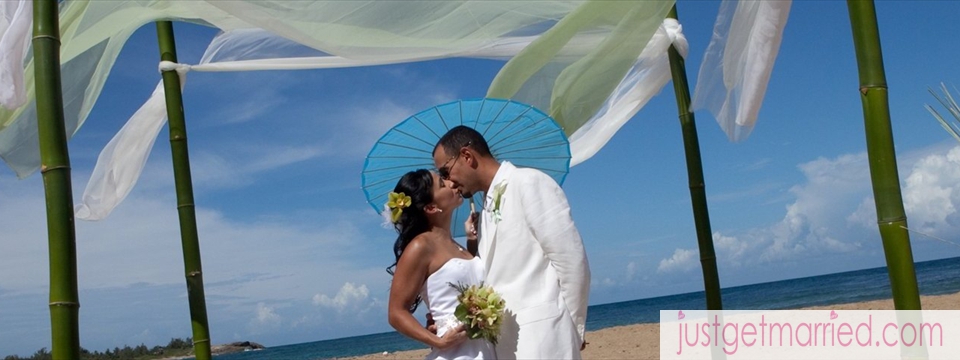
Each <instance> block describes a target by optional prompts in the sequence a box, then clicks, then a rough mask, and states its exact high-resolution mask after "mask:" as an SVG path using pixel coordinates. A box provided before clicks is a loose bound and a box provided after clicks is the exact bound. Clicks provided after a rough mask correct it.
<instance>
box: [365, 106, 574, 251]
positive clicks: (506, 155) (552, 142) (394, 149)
mask: <svg viewBox="0 0 960 360" xmlns="http://www.w3.org/2000/svg"><path fill="white" fill-rule="evenodd" d="M457 125H465V126H469V127H472V128H474V129H476V130H477V131H479V132H480V133H481V134H483V137H484V138H485V139H486V140H487V144H488V145H490V152H491V153H492V154H493V156H495V157H496V158H497V160H500V161H503V160H507V161H510V162H511V163H513V164H514V165H516V166H519V167H528V168H535V169H539V170H540V171H543V172H544V173H546V174H547V175H550V176H551V177H553V179H554V180H556V181H557V184H561V185H562V184H563V180H564V179H565V178H566V177H567V171H568V170H569V169H570V143H569V141H568V140H567V136H566V134H564V133H563V129H562V128H560V126H559V125H557V123H556V122H555V121H554V120H553V119H552V118H550V116H548V115H547V114H544V113H543V112H542V111H540V110H538V109H536V108H534V107H533V106H530V105H527V104H524V103H520V102H516V101H512V100H502V99H490V98H481V99H470V100H458V101H454V102H450V103H447V104H443V105H438V106H435V107H432V108H429V109H426V110H423V111H421V112H419V113H417V114H415V115H413V116H410V117H409V118H407V119H405V120H403V121H402V122H400V123H399V124H397V126H394V127H393V128H392V129H390V130H389V131H387V133H386V134H384V135H383V136H382V137H381V138H380V140H378V141H377V143H376V144H374V145H373V148H372V149H370V154H368V155H367V160H366V161H365V162H364V165H363V174H362V182H363V192H364V193H365V194H366V196H367V202H368V203H369V204H370V206H373V209H374V210H376V211H377V213H380V212H382V211H383V210H384V204H385V203H386V202H387V194H389V193H390V192H391V191H393V188H394V187H395V186H396V185H397V181H399V180H400V177H401V176H403V174H405V173H407V172H408V171H411V170H416V169H434V165H433V149H434V147H435V146H436V144H437V141H439V140H440V137H441V136H443V134H445V133H446V132H447V130H449V129H450V128H452V127H454V126H457ZM470 200H472V201H473V202H474V203H475V204H476V206H477V209H479V208H480V206H481V205H482V202H483V200H482V197H481V196H479V195H477V196H474V197H473V199H470ZM469 213H470V205H469V201H464V202H463V205H462V206H460V207H459V208H458V209H457V211H456V213H455V214H454V217H453V224H452V228H451V232H452V233H453V236H454V237H460V236H464V234H465V232H464V229H463V223H464V221H466V219H467V216H468V215H469Z"/></svg>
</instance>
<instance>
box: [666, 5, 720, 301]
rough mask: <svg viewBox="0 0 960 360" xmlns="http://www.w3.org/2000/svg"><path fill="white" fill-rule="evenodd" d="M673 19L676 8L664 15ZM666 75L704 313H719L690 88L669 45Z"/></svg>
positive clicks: (680, 61)
mask: <svg viewBox="0 0 960 360" xmlns="http://www.w3.org/2000/svg"><path fill="white" fill-rule="evenodd" d="M667 17H668V18H671V19H676V18H677V6H676V5H674V6H673V8H672V9H670V13H669V14H667ZM668 56H669V57H670V72H671V73H672V74H673V91H674V93H676V97H677V111H678V113H679V114H680V116H679V117H680V128H681V129H682V132H683V148H684V152H685V153H686V158H687V179H688V181H689V185H690V200H691V202H692V204H693V222H694V224H695V225H696V228H697V245H698V246H699V247H700V267H701V268H702V270H703V287H704V292H705V293H706V298H707V310H722V309H723V302H722V301H721V296H720V274H719V273H718V272H717V255H716V253H715V252H714V250H713V234H712V232H711V231H710V214H709V212H708V211H707V193H706V188H705V186H704V181H703V163H702V162H701V160H700V140H699V139H698V137H697V124H696V122H695V121H694V117H693V113H692V112H690V88H689V86H688V85H687V67H686V65H685V64H684V60H683V56H680V53H679V52H677V49H676V48H674V47H673V45H670V49H669V50H668Z"/></svg>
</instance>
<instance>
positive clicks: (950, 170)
mask: <svg viewBox="0 0 960 360" xmlns="http://www.w3.org/2000/svg"><path fill="white" fill-rule="evenodd" d="M958 204H960V147H954V148H953V149H951V150H950V151H949V152H947V153H946V154H930V155H928V156H926V157H923V158H922V159H920V160H919V161H917V163H916V164H915V165H914V166H913V169H912V170H911V172H910V174H909V175H908V176H907V177H906V185H905V186H904V188H903V205H904V208H905V210H906V212H907V215H908V218H907V223H908V226H910V227H911V228H914V229H916V230H918V231H923V232H934V233H938V234H941V235H943V234H944V232H945V231H946V230H948V229H952V230H956V228H957V226H960V223H958V222H957V221H955V219H957V206H958Z"/></svg>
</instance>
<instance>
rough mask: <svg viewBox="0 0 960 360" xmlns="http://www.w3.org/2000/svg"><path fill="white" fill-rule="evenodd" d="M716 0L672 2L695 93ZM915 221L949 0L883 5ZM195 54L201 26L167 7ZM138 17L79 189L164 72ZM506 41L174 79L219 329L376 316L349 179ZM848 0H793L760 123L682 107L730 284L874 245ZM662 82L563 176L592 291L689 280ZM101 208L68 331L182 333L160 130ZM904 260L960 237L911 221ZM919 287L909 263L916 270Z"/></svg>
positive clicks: (16, 291)
mask: <svg viewBox="0 0 960 360" xmlns="http://www.w3.org/2000/svg"><path fill="white" fill-rule="evenodd" d="M718 6H719V2H717V1H681V2H680V4H679V5H678V10H679V15H680V20H681V24H683V30H684V33H685V35H686V36H687V39H688V40H689V42H690V47H691V50H690V55H689V56H688V58H687V66H688V69H687V72H688V76H689V77H690V82H691V91H692V89H693V88H692V87H693V86H695V81H696V74H697V72H698V69H699V64H700V61H701V59H702V56H703V51H704V50H705V49H706V46H707V42H708V41H709V38H710V34H711V31H712V27H713V22H714V18H715V16H716V11H717V8H718ZM877 8H878V9H877V10H878V17H879V22H880V31H881V38H882V46H883V50H884V64H885V67H886V71H887V81H888V85H889V88H890V107H891V114H892V119H893V120H892V122H893V130H894V134H895V141H896V146H897V147H896V149H897V155H898V161H899V166H900V178H901V184H902V186H903V196H904V203H905V206H906V209H907V216H908V221H909V225H910V227H911V228H912V229H914V230H916V231H921V232H923V233H925V234H929V235H931V236H936V237H938V238H942V239H946V240H949V241H952V242H953V243H954V244H955V243H957V240H956V239H958V235H960V213H958V212H957V208H960V147H958V144H957V143H956V142H955V141H954V140H953V139H952V138H951V137H949V135H947V133H946V132H944V131H943V130H942V129H941V128H940V126H939V125H938V124H937V123H936V121H935V120H934V119H933V118H932V117H931V116H930V114H929V113H927V112H926V110H925V109H924V108H923V105H924V104H932V103H933V102H934V99H933V98H932V97H931V96H930V95H929V94H928V93H927V89H928V88H929V87H936V86H939V83H940V82H941V81H943V82H946V83H947V84H948V85H950V84H956V83H958V82H960V67H957V66H956V62H955V61H953V60H954V59H956V57H957V55H958V54H960V43H957V42H956V41H952V39H953V38H955V35H956V34H960V23H958V22H956V21H955V16H954V15H955V14H957V13H958V12H960V3H956V2H948V1H911V2H907V1H881V2H878V3H877ZM175 28H176V32H177V36H178V37H177V44H178V53H179V56H180V61H181V62H184V63H196V62H198V61H199V58H200V55H201V54H202V52H203V50H204V48H205V47H206V45H207V43H208V42H209V40H210V39H211V38H212V37H213V35H214V34H215V30H213V29H209V28H203V27H200V26H196V25H189V24H182V23H178V24H176V25H175ZM155 39H156V34H155V30H154V26H153V25H152V24H148V25H145V26H144V27H143V28H141V29H140V30H139V31H137V32H136V33H135V34H134V36H133V37H132V38H131V40H130V41H129V42H128V43H127V44H126V45H125V47H124V50H123V52H122V53H121V55H120V58H119V59H118V61H117V63H116V66H115V67H114V69H113V71H112V73H111V75H110V78H109V80H108V82H107V84H106V87H105V88H104V91H103V94H102V95H101V97H100V100H99V101H98V103H97V104H96V106H95V108H94V110H93V113H92V114H91V115H90V117H89V119H88V121H87V123H86V124H85V126H84V127H83V128H82V129H81V130H80V131H79V133H78V134H77V135H76V136H75V137H74V138H73V139H72V140H71V141H70V155H71V161H72V165H73V182H74V188H73V191H74V198H75V201H76V199H79V197H80V195H81V194H82V192H83V189H84V186H85V184H86V181H87V179H88V178H89V176H90V173H91V172H92V170H93V166H94V164H95V162H96V158H97V156H98V154H99V151H100V149H101V148H102V147H103V146H104V145H105V144H106V143H107V142H108V141H109V140H110V138H111V137H112V136H113V134H114V133H116V131H117V130H119V129H120V127H121V126H122V125H123V122H124V121H126V119H127V118H128V117H129V116H130V115H131V114H132V113H133V112H134V111H135V110H136V109H137V108H138V107H139V106H140V105H141V104H142V102H143V101H144V100H146V98H147V97H148V96H149V95H150V93H151V92H152V91H153V88H154V86H155V85H156V83H157V81H158V80H159V75H158V73H157V70H156V68H157V62H158V50H157V45H156V40H155ZM501 66H502V63H501V62H496V61H487V60H470V59H457V60H444V61H433V62H427V63H414V64H403V65H395V66H377V67H368V68H354V69H340V70H317V71H296V72H288V71H267V72H247V73H200V72H193V73H190V74H189V76H188V80H187V83H186V88H185V94H184V96H185V99H186V100H185V105H184V106H185V110H186V115H187V123H188V131H189V140H190V154H191V161H192V171H193V180H194V189H195V197H196V203H197V218H198V223H199V233H200V241H201V250H202V255H203V270H204V277H205V282H206V284H205V290H206V295H207V312H208V314H209V319H210V330H211V334H212V337H213V343H215V344H216V343H224V342H230V341H236V340H252V341H257V342H260V343H263V344H265V345H267V346H276V345H283V344H290V343H300V342H308V341H316V340H322V339H329V338H338V337H344V336H353V335H360V334H368V333H376V332H383V331H389V330H390V327H389V325H388V324H387V322H386V305H385V304H386V300H387V294H388V288H389V282H390V277H389V276H388V275H387V274H386V272H384V271H383V269H384V268H385V267H386V266H387V265H389V264H391V263H392V248H391V247H392V244H393V240H394V233H393V232H392V231H391V230H386V229H383V228H382V227H381V226H380V223H381V218H380V217H379V216H378V215H377V214H375V213H374V212H373V210H372V209H371V208H370V206H369V205H367V204H366V202H365V200H364V196H363V192H362V191H361V190H360V171H361V168H362V166H363V159H364V156H365V155H366V153H367V151H369V149H370V147H371V146H372V145H373V142H374V141H376V139H377V138H378V137H379V136H380V135H381V134H383V133H384V132H385V131H386V130H387V129H389V128H390V127H391V126H393V125H394V124H396V123H397V122H399V121H401V120H403V119H404V118H406V117H407V116H408V115H411V114H413V113H416V112H418V111H420V110H422V109H424V108H427V107H430V106H433V105H437V104H440V103H443V102H447V101H451V100H455V99H458V98H472V97H479V96H482V95H483V94H484V93H485V92H486V89H487V86H488V85H489V83H490V81H491V80H492V79H493V77H494V76H495V74H496V73H497V71H498V70H499V68H500V67H501ZM858 84H859V82H858V79H857V70H856V62H855V57H854V52H853V47H852V38H851V34H850V25H849V18H848V14H847V9H846V3H845V2H840V1H797V2H794V4H793V7H792V11H791V14H790V19H789V21H788V23H787V27H786V30H785V34H784V39H783V44H782V46H781V49H780V55H779V57H778V59H777V63H776V66H775V68H774V70H773V76H772V78H771V81H770V85H769V88H768V92H767V95H766V98H765V101H764V104H763V107H762V109H761V111H760V116H759V121H758V123H757V126H756V128H755V129H754V131H753V133H752V134H751V136H750V137H749V138H748V139H747V140H745V141H742V142H740V143H731V142H729V141H728V140H727V138H726V136H725V135H724V134H723V133H722V132H721V131H720V128H719V126H718V125H717V124H716V123H715V121H714V120H713V118H712V117H711V116H710V115H709V114H708V113H706V112H698V113H697V114H696V115H697V124H698V131H699V136H700V145H701V150H702V156H703V167H704V173H705V179H706V190H707V195H708V204H709V207H710V209H709V211H710V218H711V225H712V228H713V231H714V239H715V242H716V248H717V253H718V257H719V270H720V277H721V279H720V280H721V284H722V285H723V286H724V287H729V286H736V285H744V284H752V283H759V282H766V281H775V280H781V279H788V278H796V277H805V276H811V275H819V274H825V273H834V272H841V271H848V270H856V269H863V268H871V267H877V266H883V265H884V258H883V252H882V248H881V245H880V239H879V235H878V232H877V227H876V217H875V210H874V208H873V200H872V191H871V188H870V182H869V169H868V167H867V163H866V154H865V148H866V146H865V140H864V135H863V134H864V131H863V119H862V112H861V104H860V99H859V96H858V94H857V87H858ZM671 86H672V85H670V84H668V85H667V87H666V88H664V91H662V92H661V93H660V95H658V96H657V97H655V98H654V99H653V100H652V101H651V102H650V103H649V104H648V105H647V106H646V107H645V108H644V109H642V110H641V111H640V112H639V113H638V114H637V116H636V117H635V118H634V119H632V120H631V121H630V122H628V123H627V124H626V125H625V126H624V127H623V128H622V130H621V131H620V132H619V133H617V135H616V136H614V138H613V139H612V140H611V141H610V142H609V143H608V144H607V146H606V147H605V148H603V149H602V150H601V151H600V152H599V153H598V154H597V155H596V156H594V157H593V158H592V159H590V160H588V161H586V162H585V163H583V164H580V165H578V166H576V167H574V168H572V169H571V171H570V174H569V175H568V177H567V180H566V183H565V184H564V188H565V189H566V192H567V196H568V198H569V201H570V203H571V206H572V207H573V211H574V217H575V220H576V222H577V225H578V227H579V229H580V232H581V234H582V236H583V238H584V243H585V246H586V249H587V253H588V256H589V260H590V263H591V269H592V273H593V284H592V289H591V301H590V302H591V304H603V303H611V302H618V301H625V300H632V299H640V298H647V297H653V296H660V295H668V294H676V293H684V292H691V291H698V290H701V289H702V286H703V285H702V284H703V283H702V278H701V273H700V268H699V261H698V259H699V258H698V255H697V245H696V234H695V229H694V225H693V218H692V217H693V216H692V212H691V208H690V196H689V190H688V188H687V185H686V184H687V181H686V176H687V173H686V168H685V165H684V153H683V144H682V139H681V135H680V127H679V124H678V121H677V114H676V105H675V100H674V96H673V91H672V88H671ZM167 139H168V137H167V133H166V131H165V130H164V131H163V132H162V133H161V135H160V137H159V138H158V140H157V143H156V144H155V146H154V151H153V153H152V155H151V157H150V159H149V162H148V164H147V166H146V168H145V170H144V173H143V176H142V178H141V180H140V183H139V184H138V185H137V188H136V189H134V191H133V192H132V193H131V194H130V196H129V197H128V198H127V199H126V201H125V202H124V203H123V204H122V205H121V206H120V207H119V208H118V209H117V210H116V211H115V212H114V213H113V214H112V215H111V216H110V217H109V218H108V219H106V220H103V221H99V222H84V221H78V223H77V253H78V272H79V285H80V302H81V305H82V307H81V309H80V321H81V325H80V326H81V343H82V345H83V346H84V347H86V348H88V349H97V350H103V349H106V348H113V347H115V346H123V345H124V344H129V345H137V344H140V343H145V344H147V345H148V346H152V345H157V344H165V343H166V342H167V341H168V340H169V339H170V338H172V337H186V336H190V335H191V333H190V323H189V313H188V308H187V299H186V288H185V285H184V280H183V262H182V251H181V247H180V238H179V225H178V220H177V215H176V204H175V192H174V186H173V174H172V167H171V160H170V150H169V145H168V144H169V143H168V141H167ZM43 201H44V199H43V187H42V181H41V177H40V176H39V174H34V175H33V176H31V177H29V178H27V179H25V180H17V179H16V177H15V175H14V174H13V173H12V172H11V171H9V169H7V168H6V167H2V168H0V228H2V229H4V231H3V233H2V235H0V248H2V249H3V250H2V251H0V324H3V325H2V326H0V355H7V354H21V355H27V354H29V353H32V352H33V351H35V350H37V349H39V348H41V347H48V348H49V342H50V340H49V339H50V335H49V332H50V330H49V312H48V308H47V305H46V304H47V288H48V283H49V277H48V265H47V263H48V257H47V256H48V255H47V246H46V243H47V238H46V231H45V229H46V225H45V224H46V218H45V212H44V202H43ZM911 241H912V245H913V250H914V256H915V260H917V261H925V260H932V259H939V258H946V257H955V256H960V246H957V245H953V244H948V243H944V242H941V241H938V240H934V239H932V238H930V237H927V236H923V235H920V234H918V233H912V234H911ZM921 286H922V284H921Z"/></svg>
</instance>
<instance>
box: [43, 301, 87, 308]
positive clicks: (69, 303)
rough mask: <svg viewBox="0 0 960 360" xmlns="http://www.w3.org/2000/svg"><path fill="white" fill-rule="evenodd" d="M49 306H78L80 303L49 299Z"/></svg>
mask: <svg viewBox="0 0 960 360" xmlns="http://www.w3.org/2000/svg"><path fill="white" fill-rule="evenodd" d="M50 306H69V307H80V303H78V302H73V301H51V302H50Z"/></svg>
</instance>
